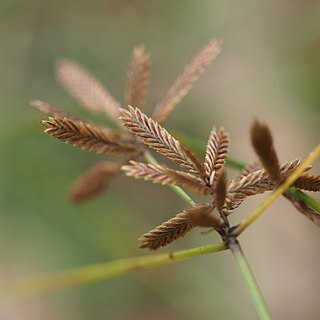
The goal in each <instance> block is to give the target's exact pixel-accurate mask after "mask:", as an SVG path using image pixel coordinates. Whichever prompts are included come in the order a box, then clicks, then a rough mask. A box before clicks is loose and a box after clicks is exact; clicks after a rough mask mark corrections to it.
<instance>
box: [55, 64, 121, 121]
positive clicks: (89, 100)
mask: <svg viewBox="0 0 320 320" xmlns="http://www.w3.org/2000/svg"><path fill="white" fill-rule="evenodd" d="M56 68H57V69H56V71H57V78H58V80H59V82H60V83H61V84H62V85H63V86H64V87H65V88H66V89H67V91H68V92H69V93H70V95H71V96H73V97H74V98H75V99H77V100H78V101H79V102H80V103H81V104H82V105H83V106H84V107H86V108H87V109H88V110H89V111H91V112H94V113H106V114H107V115H108V116H109V117H110V118H111V119H112V120H114V121H116V122H118V117H119V108H120V103H119V102H118V101H117V100H115V99H114V98H113V97H112V95H111V94H110V93H109V92H108V91H107V90H106V89H105V88H104V86H103V85H102V84H101V83H100V82H99V81H98V80H97V79H96V78H95V77H94V76H92V75H91V74H90V73H89V72H88V71H87V70H85V69H84V68H82V67H81V66H80V65H79V64H77V63H75V62H73V61H69V60H60V61H58V62H57V64H56Z"/></svg>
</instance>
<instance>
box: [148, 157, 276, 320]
mask: <svg viewBox="0 0 320 320" xmlns="http://www.w3.org/2000/svg"><path fill="white" fill-rule="evenodd" d="M144 156H145V158H146V160H147V161H149V162H150V163H151V164H153V165H159V163H158V161H157V160H156V159H155V158H154V157H153V156H152V155H151V153H150V152H149V151H145V153H144ZM169 186H170V187H171V189H172V190H173V191H175V192H176V193H177V194H178V196H180V197H181V198H182V199H183V200H184V201H186V202H187V203H189V204H191V205H192V206H194V205H195V204H196V203H195V202H194V201H193V200H192V199H191V198H190V196H189V195H188V194H187V193H186V192H185V191H184V190H182V189H181V188H180V187H177V186H174V185H169ZM227 242H228V248H229V249H231V251H232V253H233V256H234V257H235V259H236V261H237V264H238V267H239V269H240V271H241V274H242V276H243V279H244V281H245V283H246V285H247V288H248V290H249V293H250V296H251V299H252V301H253V303H254V305H255V308H256V311H257V313H258V316H259V319H260V320H271V316H270V314H269V312H268V309H267V306H266V304H265V301H264V299H263V296H262V293H261V291H260V289H259V287H258V284H257V282H256V280H255V278H254V275H253V273H252V271H251V269H250V266H249V263H248V261H247V259H246V257H245V256H244V253H243V251H242V249H241V247H240V243H239V241H238V240H237V238H236V237H235V236H232V237H231V238H229V239H227Z"/></svg>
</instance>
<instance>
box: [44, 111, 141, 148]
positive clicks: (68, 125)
mask: <svg viewBox="0 0 320 320" xmlns="http://www.w3.org/2000/svg"><path fill="white" fill-rule="evenodd" d="M41 123H42V124H43V125H44V126H45V127H46V129H45V131H44V132H46V133H48V134H50V135H51V136H52V137H54V138H56V139H58V140H62V141H65V142H66V143H69V144H71V145H73V146H75V147H78V148H81V149H82V150H87V151H90V152H96V153H99V154H100V153H101V154H119V153H123V152H132V151H134V150H135V148H136V147H135V145H133V144H131V143H130V142H129V141H123V139H122V138H121V135H120V134H119V133H117V132H115V131H112V130H108V129H106V128H102V127H99V126H96V125H93V124H91V123H86V122H79V121H73V120H71V119H62V118H51V117H49V120H43V121H42V122H41Z"/></svg>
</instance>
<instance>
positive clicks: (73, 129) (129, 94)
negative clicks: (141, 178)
mask: <svg viewBox="0 0 320 320" xmlns="http://www.w3.org/2000/svg"><path fill="white" fill-rule="evenodd" d="M220 44H221V41H219V40H211V41H210V42H209V43H208V44H207V45H206V46H205V47H204V48H203V49H202V50H200V52H199V53H198V54H197V55H196V56H195V57H194V59H193V60H192V61H191V62H190V63H189V64H187V65H186V67H185V68H184V69H183V71H182V73H181V74H180V75H179V76H178V78H177V79H176V80H175V81H174V82H173V84H172V86H171V87H170V88H169V90H168V93H167V94H166V95H165V97H164V99H162V101H161V102H159V103H158V104H157V106H156V108H155V111H154V115H155V117H156V118H157V119H158V120H159V121H161V122H163V121H164V120H165V119H166V118H167V116H168V115H169V114H170V113H171V112H172V111H173V110H174V108H175V107H176V106H177V104H178V103H179V102H180V101H181V99H182V98H183V96H185V95H186V94H187V93H188V92H189V90H190V89H191V87H192V84H193V83H194V82H195V81H196V80H197V79H198V78H199V76H200V75H201V73H203V71H204V70H205V68H206V67H207V66H208V65H209V64H210V62H211V61H212V60H213V59H214V58H215V57H216V56H217V54H218V53H219V51H220ZM149 71H150V55H149V54H148V53H147V52H146V51H145V49H144V46H142V45H141V46H138V47H136V48H134V50H133V54H132V57H131V62H130V65H129V68H128V72H127V86H126V91H125V93H124V105H122V104H121V103H120V102H118V101H117V100H116V99H115V98H114V97H113V96H112V94H111V93H110V92H109V91H108V90H107V89H106V88H105V87H104V86H103V85H102V83H101V82H100V81H98V80H97V79H96V78H95V77H94V76H93V75H91V74H90V73H89V72H88V71H87V70H85V69H84V68H83V67H81V66H80V65H79V64H77V63H76V62H73V61H69V60H60V61H58V62H57V63H56V74H57V79H58V81H59V82H60V83H61V85H62V86H63V87H65V88H66V90H67V91H68V92H69V93H70V95H71V96H72V97H73V98H75V99H76V100H77V101H78V102H79V103H80V104H81V105H82V106H83V107H84V108H86V109H87V110H88V111H90V112H92V113H95V114H96V113H102V114H105V115H106V116H107V117H109V118H110V119H111V120H113V121H114V122H115V124H116V125H118V126H121V124H120V121H119V116H120V107H121V106H127V105H133V106H135V107H139V108H140V109H142V108H143V107H144V103H145V97H146V89H147V85H148V80H149ZM30 105H31V106H32V107H34V108H36V109H38V110H39V111H41V112H42V113H44V114H46V115H49V116H50V118H49V119H48V120H43V121H42V124H43V125H44V126H45V127H46V129H45V132H46V133H48V134H50V135H51V136H53V137H54V138H56V139H59V140H61V141H65V142H66V143H69V144H72V145H73V146H76V147H79V148H81V149H83V150H87V151H92V152H96V153H102V154H108V155H109V154H111V155H118V154H119V155H122V156H123V157H124V160H125V161H126V162H128V161H129V160H134V159H136V158H137V157H138V156H139V155H141V154H142V152H143V148H142V144H141V143H140V142H138V141H137V140H136V138H135V137H134V136H132V135H130V134H128V133H127V132H125V131H124V130H120V131H115V130H112V129H109V128H105V127H101V126H98V125H96V124H94V123H89V122H87V121H85V120H82V119H80V118H78V117H75V116H73V115H70V114H68V113H66V112H64V111H61V110H59V108H57V107H54V106H52V105H50V104H49V103H46V102H43V101H39V100H33V101H30ZM135 113H136V115H137V116H141V114H139V111H135ZM153 124H156V123H155V122H152V120H150V121H149V123H147V124H145V125H146V127H145V130H146V131H145V134H146V133H147V132H148V130H150V131H149V135H150V136H149V141H150V138H151V137H153V138H154V141H153V145H154V147H156V145H157V143H162V145H166V147H167V149H163V152H164V153H165V154H166V156H171V159H174V160H176V162H179V163H180V164H181V165H182V166H185V167H188V168H196V165H195V164H194V163H193V161H192V159H189V157H188V156H186V154H185V153H184V151H183V149H182V148H180V146H179V142H178V141H176V140H173V138H171V137H170V136H169V135H167V133H166V131H165V130H160V131H157V130H158V129H159V128H157V127H152V125H153ZM127 125H129V124H127ZM149 126H150V127H149ZM140 138H141V136H140ZM157 139H159V140H161V141H160V142H159V141H157ZM191 158H192V157H191ZM124 160H123V159H120V160H118V161H115V162H114V163H113V164H112V166H113V168H114V169H112V175H111V174H110V171H109V170H99V173H100V175H98V174H97V170H98V168H100V166H99V165H97V166H93V167H92V168H90V169H89V171H88V172H86V173H84V174H83V175H82V176H81V177H80V178H79V179H78V180H77V182H76V183H74V184H73V185H72V187H71V189H70V198H71V200H72V201H74V202H84V201H87V200H90V199H93V198H94V197H96V196H98V195H99V194H101V193H102V192H103V191H104V190H105V188H106V187H107V185H108V184H109V180H110V178H111V177H114V176H115V175H117V173H119V171H120V167H121V165H122V164H123V161H124ZM119 164H121V165H119ZM173 175H174V174H172V176H173ZM95 179H96V181H94V180H95ZM172 179H173V178H172ZM175 179H179V180H180V181H182V180H185V181H186V182H187V183H189V180H188V179H185V177H184V176H183V175H182V176H181V177H176V178H175ZM102 181H103V183H102ZM189 184H190V183H189ZM92 185H94V186H96V187H92ZM183 185H184V183H183ZM97 186H99V187H97ZM194 187H197V188H198V186H197V183H194ZM201 188H202V189H203V188H205V187H203V186H202V187H201ZM201 188H200V189H201ZM79 190H81V191H79ZM93 190H94V192H93ZM79 194H81V195H79Z"/></svg>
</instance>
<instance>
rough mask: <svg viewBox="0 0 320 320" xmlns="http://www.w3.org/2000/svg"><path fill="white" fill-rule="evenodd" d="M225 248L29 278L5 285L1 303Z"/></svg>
mask: <svg viewBox="0 0 320 320" xmlns="http://www.w3.org/2000/svg"><path fill="white" fill-rule="evenodd" d="M225 249H227V248H226V246H225V244H224V243H217V244H211V245H208V246H203V247H198V248H192V249H187V250H181V251H176V252H171V253H162V254H155V255H152V256H142V257H137V258H131V259H122V260H117V261H112V262H106V263H98V264H93V265H88V266H84V267H80V268H75V269H70V270H65V271H62V272H58V273H53V274H49V275H45V276H38V277H35V278H29V279H26V280H23V281H18V282H16V283H10V284H8V285H4V286H2V287H1V288H0V303H3V302H6V303H7V302H12V301H16V300H21V299H26V298H31V297H35V296H39V295H43V294H48V293H51V292H55V291H59V290H63V289H67V288H72V287H78V286H80V285H84V284H90V283H95V282H98V281H103V280H107V279H110V278H114V277H119V276H122V275H124V274H128V273H130V272H134V271H138V270H143V269H149V268H153V267H157V266H161V265H164V264H168V263H171V262H175V261H179V260H185V259H190V258H193V257H197V256H202V255H206V254H210V253H214V252H218V251H222V250H225Z"/></svg>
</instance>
